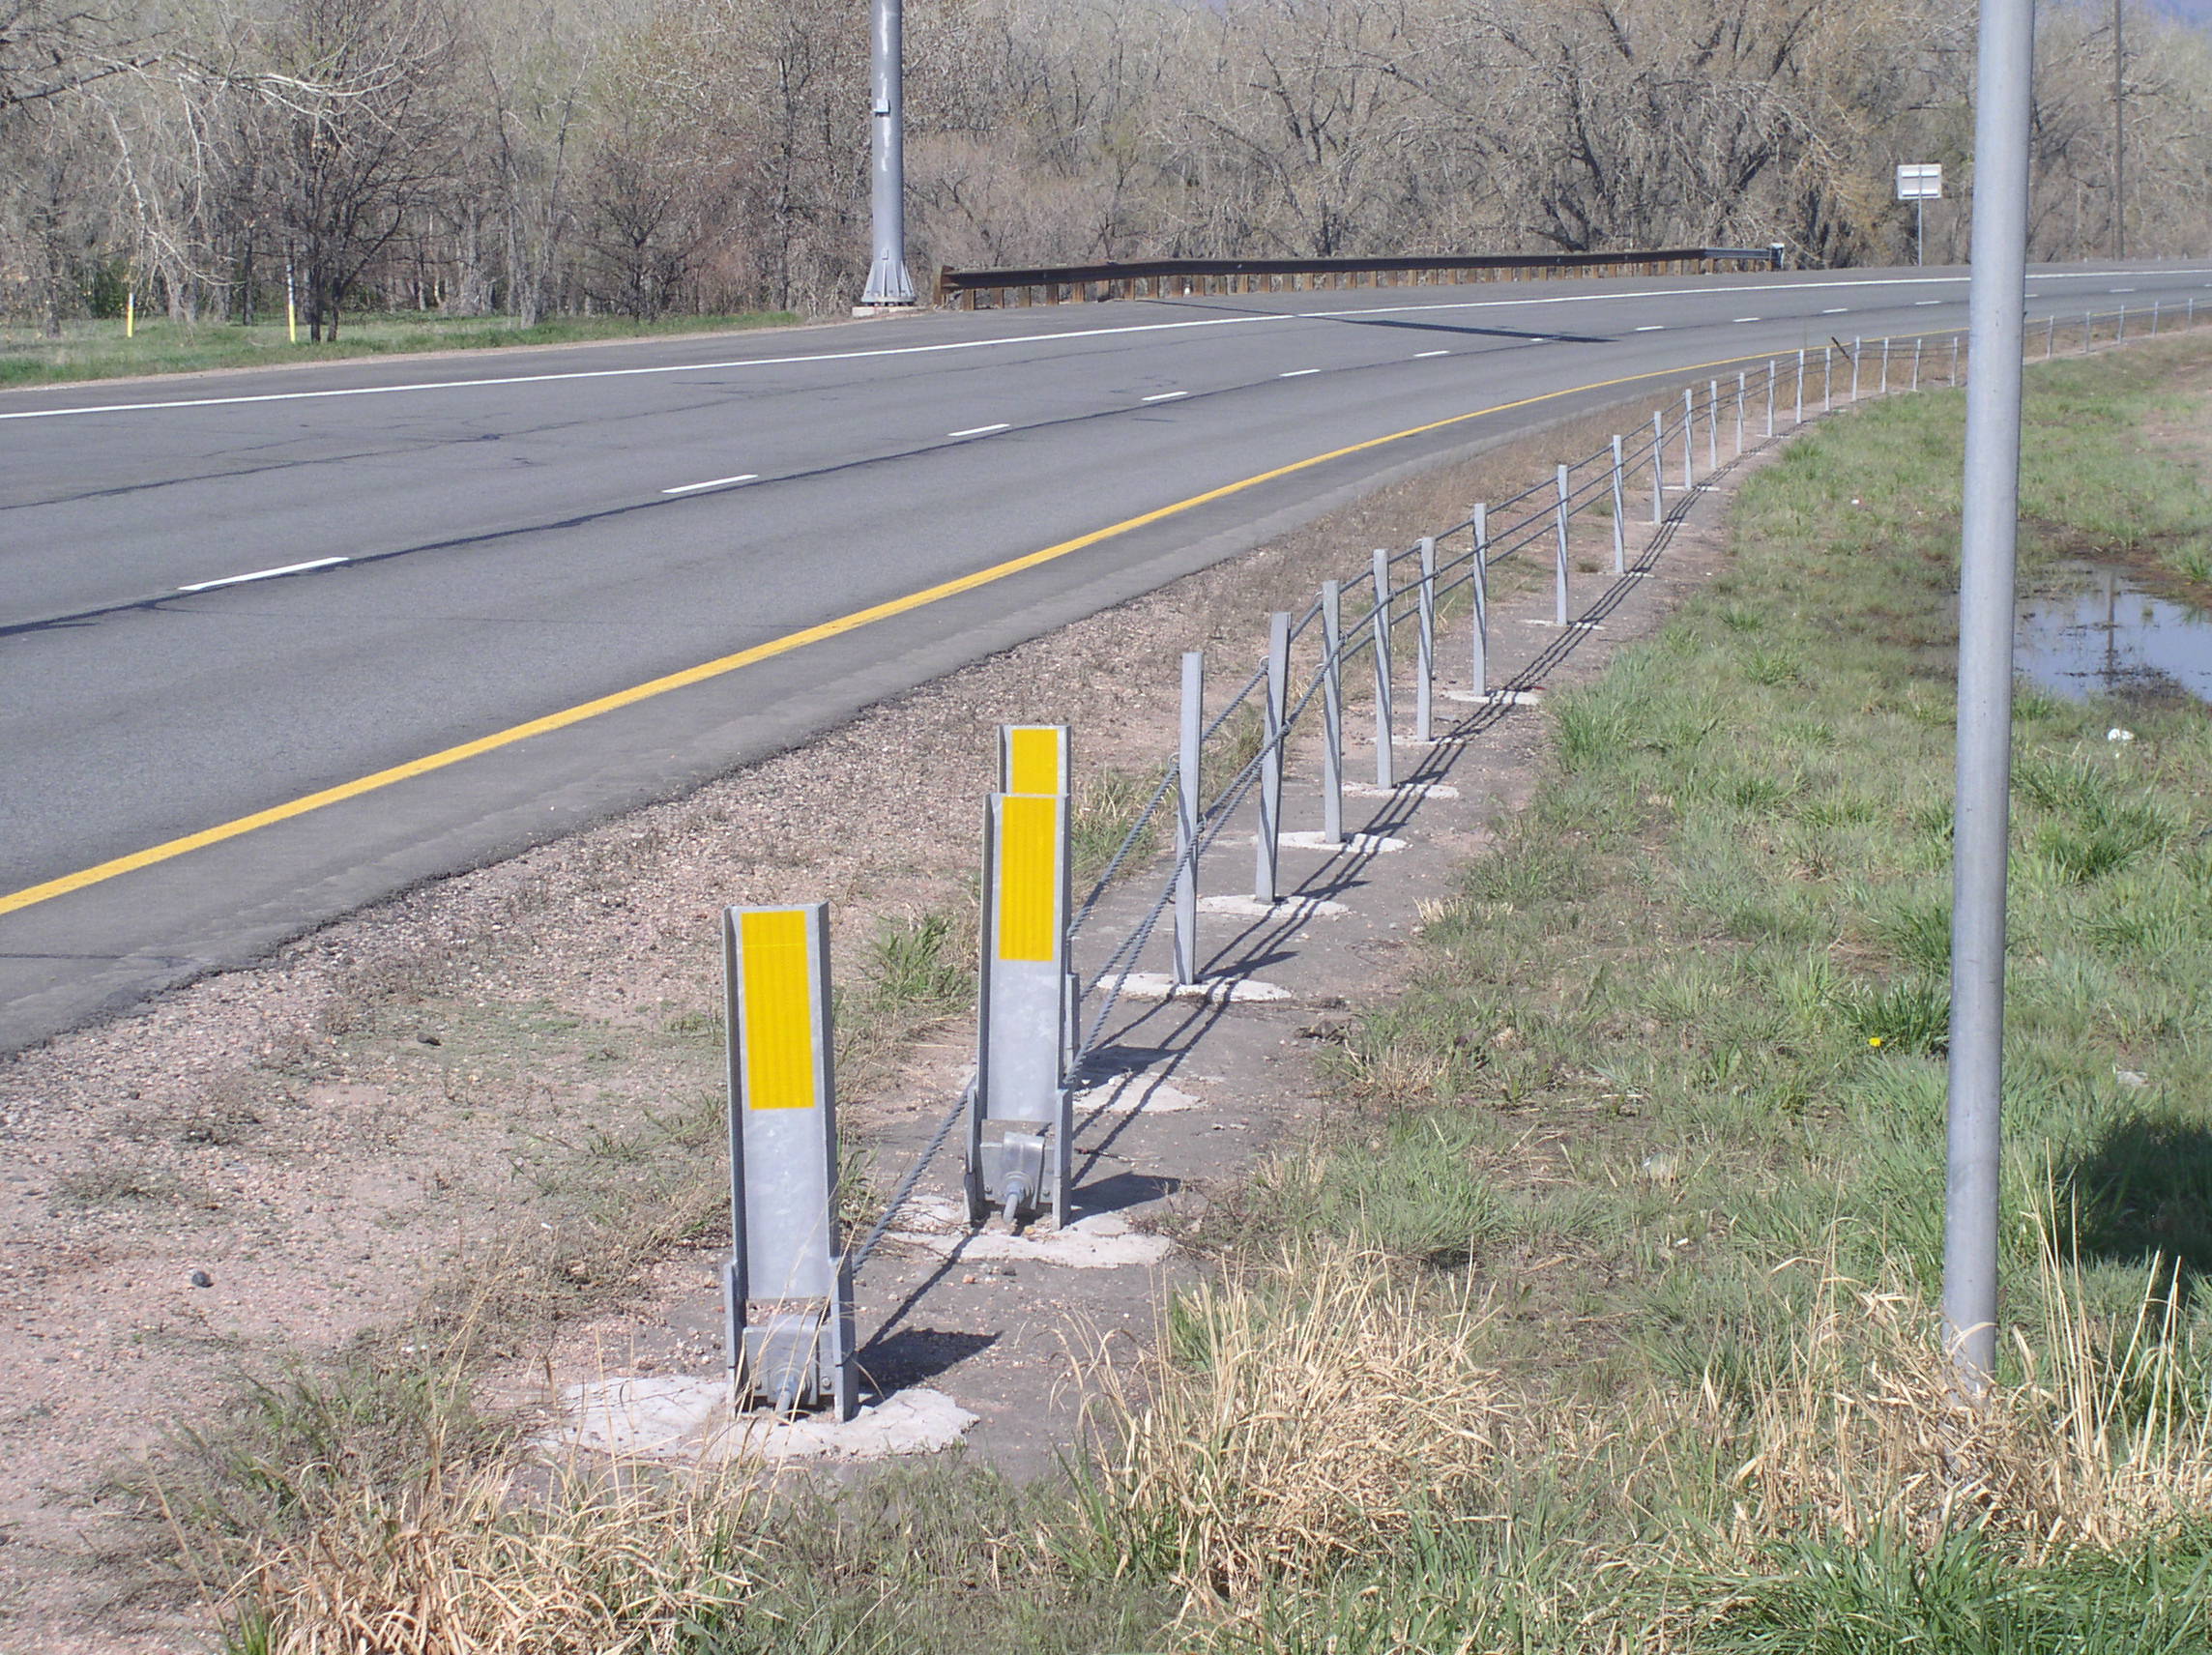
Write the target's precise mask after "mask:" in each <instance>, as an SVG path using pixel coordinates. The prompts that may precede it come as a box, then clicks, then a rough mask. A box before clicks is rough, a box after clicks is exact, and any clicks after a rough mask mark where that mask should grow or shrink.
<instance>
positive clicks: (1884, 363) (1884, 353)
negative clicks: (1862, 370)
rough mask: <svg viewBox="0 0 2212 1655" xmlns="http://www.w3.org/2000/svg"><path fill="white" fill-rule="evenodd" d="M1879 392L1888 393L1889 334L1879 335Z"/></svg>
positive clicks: (1885, 394)
mask: <svg viewBox="0 0 2212 1655" xmlns="http://www.w3.org/2000/svg"><path fill="white" fill-rule="evenodd" d="M1881 394H1882V395H1884V396H1887V395H1888V394H1889V335H1888V334H1882V336H1881Z"/></svg>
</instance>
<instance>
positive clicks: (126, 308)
mask: <svg viewBox="0 0 2212 1655" xmlns="http://www.w3.org/2000/svg"><path fill="white" fill-rule="evenodd" d="M137 334H138V295H137V294H136V293H135V292H133V291H132V290H131V289H130V288H125V289H124V290H123V336H124V337H125V338H127V339H130V338H135V337H136V336H137Z"/></svg>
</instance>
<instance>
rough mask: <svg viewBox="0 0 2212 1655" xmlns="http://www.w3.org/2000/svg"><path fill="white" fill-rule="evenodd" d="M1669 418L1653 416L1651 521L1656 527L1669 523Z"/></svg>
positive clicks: (1663, 414) (1662, 413)
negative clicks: (1667, 474) (1667, 469)
mask: <svg viewBox="0 0 2212 1655" xmlns="http://www.w3.org/2000/svg"><path fill="white" fill-rule="evenodd" d="M1666 468H1667V416H1666V414H1665V413H1664V412H1663V411H1654V412H1653V414H1652V416H1651V521H1652V523H1653V525H1654V526H1656V525H1658V524H1660V523H1664V522H1666V521H1667V479H1666Z"/></svg>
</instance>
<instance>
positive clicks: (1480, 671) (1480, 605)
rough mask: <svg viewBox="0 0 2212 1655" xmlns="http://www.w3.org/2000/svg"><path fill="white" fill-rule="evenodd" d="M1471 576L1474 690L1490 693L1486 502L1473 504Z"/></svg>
mask: <svg viewBox="0 0 2212 1655" xmlns="http://www.w3.org/2000/svg"><path fill="white" fill-rule="evenodd" d="M1468 572H1469V574H1470V575H1471V576H1472V577H1473V580H1474V636H1473V640H1472V642H1473V649H1474V660H1473V667H1474V693H1475V694H1476V695H1478V696H1480V695H1488V694H1489V693H1490V506H1489V504H1488V503H1487V502H1478V503H1477V504H1476V505H1475V508H1474V561H1473V562H1472V563H1470V565H1469V566H1468Z"/></svg>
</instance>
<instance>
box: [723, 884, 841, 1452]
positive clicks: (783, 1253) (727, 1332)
mask: <svg viewBox="0 0 2212 1655" xmlns="http://www.w3.org/2000/svg"><path fill="white" fill-rule="evenodd" d="M722 985H723V1016H724V1025H723V1026H724V1028H725V1029H726V1030H727V1031H728V1048H727V1079H728V1087H729V1145H730V1259H729V1263H728V1264H727V1265H726V1266H725V1267H724V1269H723V1272H722V1316H723V1337H724V1344H723V1350H724V1356H725V1366H726V1368H727V1371H728V1374H729V1379H730V1396H731V1401H732V1403H733V1404H734V1405H735V1406H736V1407H739V1408H749V1407H751V1406H752V1405H753V1404H754V1403H755V1402H765V1403H767V1404H768V1406H769V1407H771V1408H773V1409H775V1411H777V1412H778V1413H784V1414H789V1413H794V1412H797V1411H798V1410H799V1409H800V1408H817V1407H821V1406H823V1405H825V1404H827V1405H828V1406H829V1408H831V1409H832V1410H833V1411H834V1412H835V1414H836V1416H837V1418H839V1419H850V1418H852V1417H853V1408H854V1404H855V1395H854V1384H853V1276H852V1271H851V1269H850V1268H849V1267H848V1263H847V1257H846V1252H845V1238H844V1233H843V1228H842V1226H841V1225H840V1224H839V1222H838V1218H837V1089H836V1076H835V1069H834V1053H835V1049H836V1046H835V1039H834V1035H833V1034H832V1031H831V1030H830V1026H829V1007H830V993H829V905H828V904H826V903H820V902H812V903H805V904H801V905H799V906H795V907H788V908H726V909H724V910H723V911H722Z"/></svg>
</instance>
